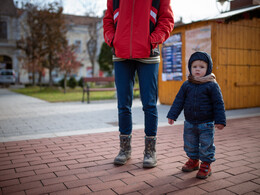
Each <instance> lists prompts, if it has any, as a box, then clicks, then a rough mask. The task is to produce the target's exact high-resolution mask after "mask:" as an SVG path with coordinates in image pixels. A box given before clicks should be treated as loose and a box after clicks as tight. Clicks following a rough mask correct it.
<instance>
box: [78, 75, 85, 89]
mask: <svg viewBox="0 0 260 195" xmlns="http://www.w3.org/2000/svg"><path fill="white" fill-rule="evenodd" d="M83 84H84V83H83V77H81V78H80V79H79V81H78V86H80V87H82V88H83Z"/></svg>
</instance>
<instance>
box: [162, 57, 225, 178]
mask: <svg viewBox="0 0 260 195" xmlns="http://www.w3.org/2000/svg"><path fill="white" fill-rule="evenodd" d="M212 67H213V63H212V59H211V57H210V55H209V54H207V53H206V52H195V53H193V54H192V55H191V57H190V59H189V63H188V68H189V72H190V75H189V77H188V80H187V81H185V82H184V83H183V85H182V86H181V88H180V90H179V92H178V94H177V96H176V98H175V100H174V102H173V104H172V106H171V108H170V111H169V113H168V115H167V118H168V123H169V124H170V125H172V124H173V123H174V121H176V120H177V118H178V116H179V114H180V113H181V111H182V109H184V116H185V122H184V135H183V138H184V150H185V152H186V154H187V156H188V157H189V160H188V161H187V162H186V163H185V165H184V166H183V167H182V171H184V172H191V171H194V170H198V169H199V171H198V173H197V175H196V177H197V178H200V179H206V178H207V177H208V176H210V175H211V167H210V164H211V163H212V162H214V161H215V158H214V156H215V145H214V132H215V129H214V128H215V127H216V128H217V129H220V130H222V129H223V128H224V127H225V126H226V116H225V107H224V102H223V97H222V94H221V90H220V87H219V85H218V84H217V82H216V80H215V79H216V78H215V75H214V74H213V73H212ZM199 160H201V161H202V163H201V165H199Z"/></svg>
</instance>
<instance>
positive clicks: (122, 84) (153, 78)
mask: <svg viewBox="0 0 260 195" xmlns="http://www.w3.org/2000/svg"><path fill="white" fill-rule="evenodd" d="M158 67H159V64H158V63H156V64H146V63H142V62H139V61H135V60H124V61H119V62H114V69H115V83H116V88H117V99H118V121H119V131H120V133H121V134H124V135H130V134H131V133H132V111H131V108H132V100H133V88H134V83H135V74H136V73H137V74H138V80H139V88H140V96H141V101H142V105H143V111H144V125H145V129H144V131H145V135H146V136H155V135H156V134H157V126H158V113H157V98H158V85H157V81H158Z"/></svg>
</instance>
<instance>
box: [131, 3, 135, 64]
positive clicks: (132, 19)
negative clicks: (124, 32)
mask: <svg viewBox="0 0 260 195" xmlns="http://www.w3.org/2000/svg"><path fill="white" fill-rule="evenodd" d="M134 7H135V0H133V7H132V17H131V29H130V59H132V55H133V54H132V47H133V46H132V45H133V44H132V40H133V23H134Z"/></svg>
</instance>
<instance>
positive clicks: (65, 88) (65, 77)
mask: <svg viewBox="0 0 260 195" xmlns="http://www.w3.org/2000/svg"><path fill="white" fill-rule="evenodd" d="M63 82H64V83H63V87H64V94H65V93H66V92H67V74H65V75H64V81H63Z"/></svg>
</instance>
